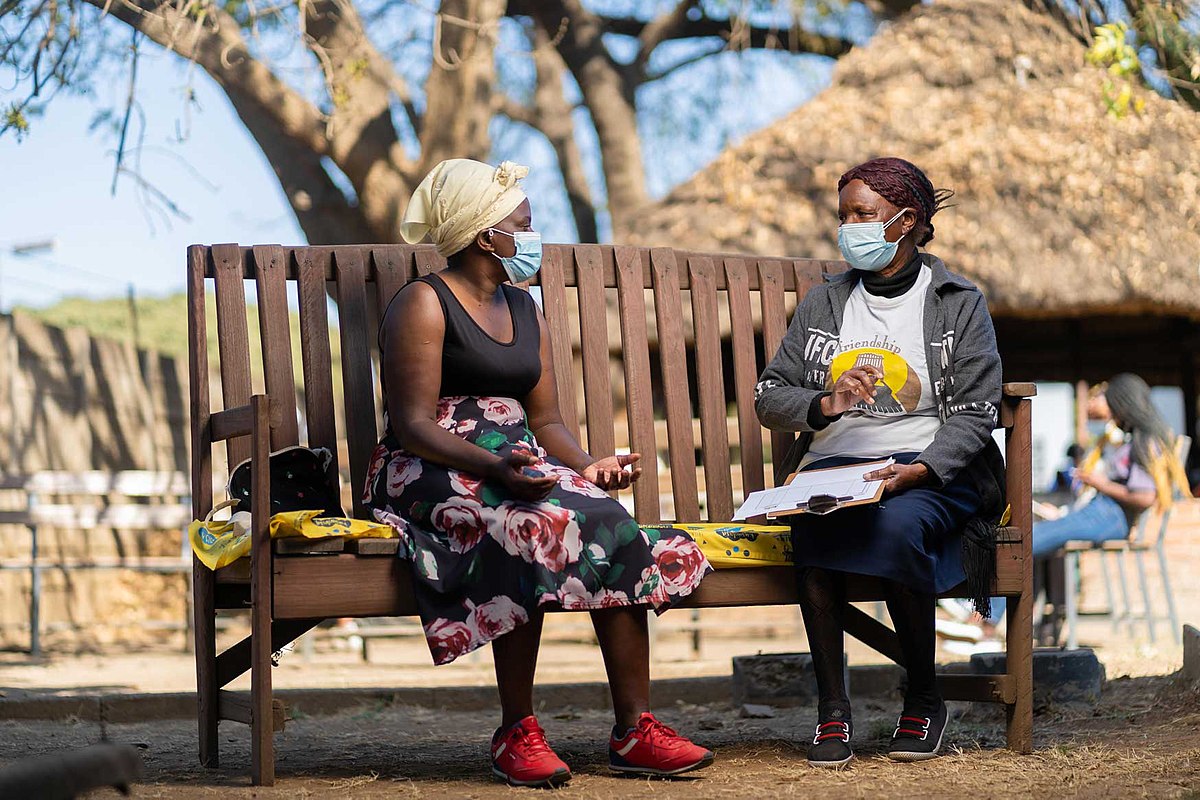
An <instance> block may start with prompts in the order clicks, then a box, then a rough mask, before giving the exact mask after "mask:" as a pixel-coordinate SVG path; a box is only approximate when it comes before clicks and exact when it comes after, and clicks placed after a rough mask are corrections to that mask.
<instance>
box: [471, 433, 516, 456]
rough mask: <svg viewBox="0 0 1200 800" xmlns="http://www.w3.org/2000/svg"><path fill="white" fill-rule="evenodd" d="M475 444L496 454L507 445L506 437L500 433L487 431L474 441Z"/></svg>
mask: <svg viewBox="0 0 1200 800" xmlns="http://www.w3.org/2000/svg"><path fill="white" fill-rule="evenodd" d="M475 444H477V445H478V446H480V447H482V448H483V449H484V450H487V451H489V452H492V453H494V452H496V451H497V450H499V449H500V448H501V447H503V446H504V445H505V444H508V437H507V436H505V435H504V434H503V433H501V432H500V431H488V432H487V433H485V434H483V435H482V436H480V437H479V438H478V439H476V440H475Z"/></svg>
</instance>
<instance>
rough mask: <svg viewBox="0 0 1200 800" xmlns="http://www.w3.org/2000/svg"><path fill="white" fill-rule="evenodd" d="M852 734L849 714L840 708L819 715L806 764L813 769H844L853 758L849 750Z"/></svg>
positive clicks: (851, 751)
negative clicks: (810, 765)
mask: <svg viewBox="0 0 1200 800" xmlns="http://www.w3.org/2000/svg"><path fill="white" fill-rule="evenodd" d="M851 732H852V729H851V722H850V712H848V711H845V710H843V709H840V708H835V709H833V710H832V711H830V712H828V713H825V714H821V715H820V716H819V717H818V721H817V730H816V733H814V734H813V740H812V744H811V745H810V746H809V748H808V763H809V764H812V765H813V766H814V767H835V768H836V767H844V766H845V765H846V764H849V763H850V759H852V758H854V751H853V750H851V749H850V734H851Z"/></svg>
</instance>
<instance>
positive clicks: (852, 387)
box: [821, 365, 883, 417]
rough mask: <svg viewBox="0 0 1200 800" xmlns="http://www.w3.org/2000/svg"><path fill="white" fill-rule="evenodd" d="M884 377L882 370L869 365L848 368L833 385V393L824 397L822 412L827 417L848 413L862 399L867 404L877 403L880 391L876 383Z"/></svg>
mask: <svg viewBox="0 0 1200 800" xmlns="http://www.w3.org/2000/svg"><path fill="white" fill-rule="evenodd" d="M882 377H883V373H882V372H880V371H879V370H878V369H877V368H875V367H872V366H869V365H863V366H861V367H854V368H853V369H848V370H846V371H845V372H843V373H842V374H841V376H840V377H839V378H838V379H837V383H835V384H834V385H833V393H832V394H830V395H829V396H828V397H825V398H822V400H821V413H823V414H824V415H825V416H827V417H836V416H837V415H839V414H844V413H846V412H847V411H849V410H850V409H851V408H852V407H853V406H855V405H856V404H857V403H859V402H860V401H862V402H865V403H866V404H867V405H875V395H876V393H877V392H878V391H879V390H878V389H876V388H875V384H876V382H877V381H879V380H880V379H881V378H882Z"/></svg>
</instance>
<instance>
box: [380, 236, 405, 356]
mask: <svg viewBox="0 0 1200 800" xmlns="http://www.w3.org/2000/svg"><path fill="white" fill-rule="evenodd" d="M371 264H372V266H373V268H374V271H375V296H376V299H377V300H378V309H379V313H378V315H377V316H378V318H379V319H381V320H382V319H383V312H385V311H387V307H388V303H390V302H392V298H393V297H395V296H396V292H398V291H400V289H401V288H402V287H403V286H404V284H406V283H408V280H409V278H411V277H412V275H413V266H412V253H411V252H408V251H405V252H397V251H396V250H395V248H391V247H376V248H375V249H374V250H372V251H371ZM371 344H372V345H373V346H375V345H377V343H376V341H375V340H374V339H372V340H371Z"/></svg>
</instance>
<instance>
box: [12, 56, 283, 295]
mask: <svg viewBox="0 0 1200 800" xmlns="http://www.w3.org/2000/svg"><path fill="white" fill-rule="evenodd" d="M109 77H110V76H107V75H106V76H105V78H106V80H99V81H96V86H95V96H94V97H79V96H73V95H67V94H60V95H59V96H58V97H57V98H55V99H54V101H53V102H52V103H51V104H50V106H49V108H48V109H47V111H46V113H45V115H44V116H41V117H35V118H33V119H32V120H31V123H32V129H31V131H30V133H29V135H28V136H26V137H25V139H24V140H23V141H21V142H19V143H18V142H17V140H16V138H15V137H13V136H12V135H10V134H6V135H5V136H3V137H0V174H2V175H3V179H4V183H5V185H6V191H5V193H4V196H5V201H4V209H3V213H0V275H2V277H0V292H2V293H3V297H2V304H3V308H4V309H5V310H7V309H8V308H10V307H11V306H12V305H13V304H14V303H20V304H29V305H44V304H46V303H47V302H50V301H53V300H54V299H55V298H57V297H59V296H61V295H62V294H63V293H70V294H84V295H88V296H94V297H104V296H111V295H114V294H123V293H124V292H125V291H126V286H127V284H129V283H133V284H134V286H135V287H136V289H137V291H138V292H139V293H148V294H161V293H165V292H169V291H173V290H177V289H181V288H182V286H183V265H184V252H185V248H186V246H187V245H189V244H193V243H197V242H204V243H208V242H226V241H242V242H246V243H251V242H265V243H275V242H279V243H285V242H298V241H303V237H302V236H301V234H300V230H299V227H298V226H297V225H296V223H295V220H294V218H293V217H292V214H291V211H290V209H289V208H288V206H287V203H286V200H285V199H284V197H283V193H282V192H281V191H280V189H279V185H278V183H277V182H276V180H275V177H274V174H273V173H272V172H271V169H270V167H269V166H268V165H267V163H266V161H265V159H264V158H263V157H262V155H261V153H260V152H259V150H258V148H257V146H255V144H254V142H253V140H252V139H251V138H250V137H249V136H248V135H247V134H246V132H245V129H244V128H243V127H242V126H241V123H240V122H239V121H238V120H237V117H236V115H235V114H234V113H233V110H232V108H231V107H230V106H229V103H228V101H227V100H226V99H225V97H224V95H223V94H222V93H221V92H220V91H219V89H217V87H216V86H215V84H213V83H212V82H211V81H210V80H208V79H207V78H206V77H201V78H199V79H197V80H196V81H195V94H196V102H195V104H194V106H193V107H192V108H191V109H190V114H189V110H188V108H187V106H186V104H185V103H184V101H183V87H184V86H185V85H186V83H187V78H186V70H185V69H184V67H183V65H182V64H180V63H179V60H178V59H177V58H175V57H173V56H168V55H166V54H164V53H162V52H159V51H156V50H152V49H149V48H147V49H146V50H145V51H143V55H142V61H141V65H140V70H139V92H138V96H139V99H140V104H141V106H142V108H143V109H145V112H146V114H145V120H146V127H145V136H144V140H143V153H142V165H141V166H142V172H143V173H144V174H145V175H146V176H147V177H148V178H149V179H150V180H151V181H152V182H153V183H154V184H155V185H156V186H157V187H158V188H159V189H161V190H162V191H163V192H165V193H166V194H167V195H168V196H169V197H170V198H171V199H172V200H173V201H174V202H175V203H177V204H178V205H179V206H180V208H181V209H182V210H183V211H184V212H185V213H186V214H188V216H189V217H190V221H188V220H183V219H180V218H177V217H173V218H168V217H164V216H163V215H162V214H161V212H160V211H155V210H151V208H152V207H153V206H154V205H155V204H153V203H147V202H146V201H145V200H144V199H143V198H142V197H141V196H140V195H141V193H140V192H139V191H138V189H137V186H136V185H135V184H134V182H133V181H132V180H131V179H129V178H128V177H125V176H122V177H121V178H120V179H119V181H118V184H117V192H116V195H115V196H113V195H112V194H111V193H110V189H111V185H112V179H113V166H114V154H113V150H114V149H115V148H114V143H113V141H112V140H110V139H109V137H107V136H105V135H103V134H102V133H101V132H100V130H97V131H96V132H95V133H89V132H88V129H89V126H90V124H91V121H92V119H93V117H94V116H95V114H96V112H97V110H98V109H99V108H100V107H101V106H102V105H103V104H105V103H108V104H116V103H117V102H119V101H117V100H116V98H119V97H120V96H122V95H123V93H124V91H125V89H126V81H127V78H126V76H124V75H122V74H120V73H119V72H115V71H114V73H113V74H112V75H111V80H107V78H109ZM183 134H186V135H183ZM180 139H182V141H180ZM194 171H196V172H199V173H200V174H201V175H203V178H200V177H197V175H196V174H194ZM48 237H52V238H53V239H54V240H55V249H54V251H53V252H52V253H50V254H49V255H48V256H35V257H27V258H18V257H15V256H13V255H11V254H10V253H9V252H8V251H9V249H10V248H11V247H12V246H13V245H19V244H21V243H23V242H27V241H31V240H40V239H44V238H48ZM81 270H84V271H86V273H85V272H83V271H81Z"/></svg>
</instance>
